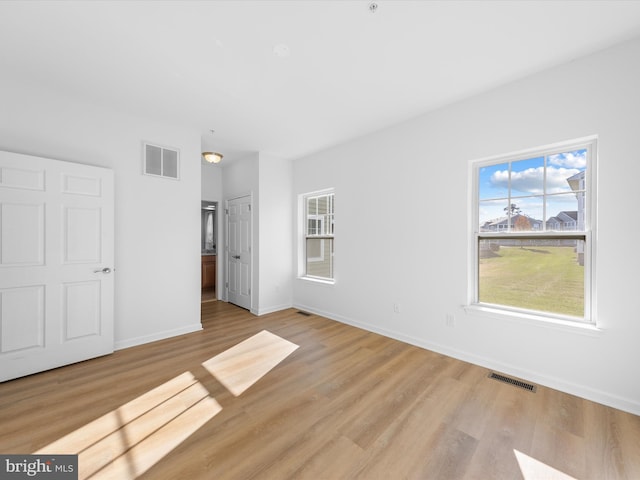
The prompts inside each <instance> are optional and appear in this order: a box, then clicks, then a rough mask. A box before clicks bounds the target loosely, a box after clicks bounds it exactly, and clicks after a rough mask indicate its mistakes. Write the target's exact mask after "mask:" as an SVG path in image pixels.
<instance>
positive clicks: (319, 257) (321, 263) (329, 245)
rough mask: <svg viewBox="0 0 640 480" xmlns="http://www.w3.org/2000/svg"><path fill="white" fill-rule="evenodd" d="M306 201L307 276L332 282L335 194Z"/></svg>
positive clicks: (318, 195) (305, 244)
mask: <svg viewBox="0 0 640 480" xmlns="http://www.w3.org/2000/svg"><path fill="white" fill-rule="evenodd" d="M303 199H304V219H305V222H304V225H305V227H304V228H305V229H304V266H305V268H304V276H306V277H309V278H317V279H323V280H333V243H334V207H335V201H334V194H333V192H332V191H330V192H323V193H321V194H309V195H305V196H303Z"/></svg>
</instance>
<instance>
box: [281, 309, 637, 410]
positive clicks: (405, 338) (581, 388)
mask: <svg viewBox="0 0 640 480" xmlns="http://www.w3.org/2000/svg"><path fill="white" fill-rule="evenodd" d="M293 307H294V308H298V309H300V310H305V311H307V312H311V313H315V314H316V315H321V316H323V317H326V318H329V319H331V320H335V321H337V322H341V323H344V324H347V325H351V326H354V327H357V328H361V329H363V330H367V331H369V332H373V333H378V334H380V335H383V336H385V337H389V338H393V339H394V340H399V341H401V342H405V343H408V344H411V345H415V346H417V347H420V348H424V349H426V350H430V351H432V352H436V353H440V354H442V355H446V356H448V357H452V358H456V359H458V360H462V361H465V362H469V363H473V364H474V365H478V366H481V367H484V368H488V369H490V370H497V371H498V372H501V373H506V374H508V375H512V376H514V377H519V378H521V379H523V380H527V381H529V382H532V383H537V384H539V385H544V386H545V387H549V388H553V389H555V390H559V391H561V392H565V393H568V394H571V395H576V396H578V397H581V398H584V399H586V400H591V401H593V402H596V403H601V404H602V405H606V406H609V407H612V408H616V409H618V410H623V411H625V412H629V413H632V414H634V415H639V416H640V403H639V402H637V401H634V400H632V399H629V398H624V397H620V396H617V395H612V394H610V393H607V392H603V391H601V390H596V389H593V388H591V387H587V386H585V385H578V384H575V383H572V382H568V381H566V380H564V379H561V378H557V377H553V376H549V375H546V374H543V373H540V372H534V371H532V370H528V369H521V368H518V367H517V366H515V365H513V364H507V363H503V362H500V361H498V360H495V359H491V358H486V357H482V356H478V355H475V354H472V353H469V352H465V351H462V350H457V349H454V348H451V347H447V346H445V345H440V344H437V343H432V342H427V341H424V340H422V339H418V338H415V337H411V336H409V335H405V334H403V333H401V332H396V331H393V330H387V329H384V328H379V327H375V326H373V325H369V324H367V323H363V322H360V321H357V320H353V319H351V318H347V317H344V316H342V315H336V314H333V313H331V312H326V311H322V310H318V309H316V308H313V307H309V306H306V305H299V304H294V305H293Z"/></svg>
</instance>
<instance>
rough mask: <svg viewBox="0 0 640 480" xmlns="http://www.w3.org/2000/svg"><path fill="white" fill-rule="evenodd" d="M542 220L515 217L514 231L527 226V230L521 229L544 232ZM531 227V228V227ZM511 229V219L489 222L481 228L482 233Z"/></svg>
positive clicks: (502, 218)
mask: <svg viewBox="0 0 640 480" xmlns="http://www.w3.org/2000/svg"><path fill="white" fill-rule="evenodd" d="M542 223H543V222H542V220H536V219H535V218H531V217H528V216H526V215H520V214H517V215H513V216H512V217H511V225H513V227H514V229H516V230H518V229H519V228H518V225H527V228H521V230H534V231H535V230H542ZM529 225H530V227H529ZM508 228H509V218H508V217H500V218H496V219H495V220H489V221H488V222H485V223H484V225H482V226H481V227H480V231H481V232H506V231H507V230H508Z"/></svg>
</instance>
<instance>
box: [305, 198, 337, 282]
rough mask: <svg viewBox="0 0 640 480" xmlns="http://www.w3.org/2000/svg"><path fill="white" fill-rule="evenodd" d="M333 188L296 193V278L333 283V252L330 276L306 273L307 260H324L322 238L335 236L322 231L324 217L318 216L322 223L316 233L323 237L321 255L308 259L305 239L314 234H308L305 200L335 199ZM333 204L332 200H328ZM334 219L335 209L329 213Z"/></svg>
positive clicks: (312, 236) (324, 226)
mask: <svg viewBox="0 0 640 480" xmlns="http://www.w3.org/2000/svg"><path fill="white" fill-rule="evenodd" d="M335 194H336V191H335V188H325V189H322V190H316V191H314V192H306V193H301V194H299V195H298V255H297V257H298V266H297V269H296V270H297V278H301V279H306V280H311V281H316V282H318V283H334V281H335V280H334V279H335V265H334V255H333V252H332V253H331V258H330V261H331V265H330V270H331V277H317V276H313V275H307V263H308V260H315V261H320V260H324V259H325V255H324V239H326V238H335V235H334V233H335V232H334V233H332V234H331V235H328V234H326V233H325V232H324V228H326V225H324V219H323V218H319V220H320V221H321V222H320V223H321V225H322V227H323V228H322V229H323V231H322V232H320V234H319V235H317V236H318V237H324V238H322V239H321V240H322V244H321V246H322V248H321V253H322V256H321V257H311V258H310V259H307V242H306V240H307V239H308V238H314V235H308V228H309V225H308V221H307V220H308V218H309V215H308V214H307V201H308V199H310V198H317V197H323V196H330V195H331V196H333V198H334V199H335ZM330 203H331V204H332V205H333V200H332V201H331V202H330ZM312 216H313V217H322V215H312ZM334 219H335V211H333V212H332V213H331V220H332V221H334Z"/></svg>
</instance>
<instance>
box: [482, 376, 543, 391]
mask: <svg viewBox="0 0 640 480" xmlns="http://www.w3.org/2000/svg"><path fill="white" fill-rule="evenodd" d="M489 378H493V379H494V380H498V381H499V382H503V383H508V384H509V385H513V386H514V387H519V388H523V389H525V390H529V391H530V392H534V393H535V391H536V387H535V385H532V384H530V383H525V382H521V381H520V380H516V379H515V378H510V377H505V376H504V375H500V374H499V373H495V372H491V373H490V374H489Z"/></svg>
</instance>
